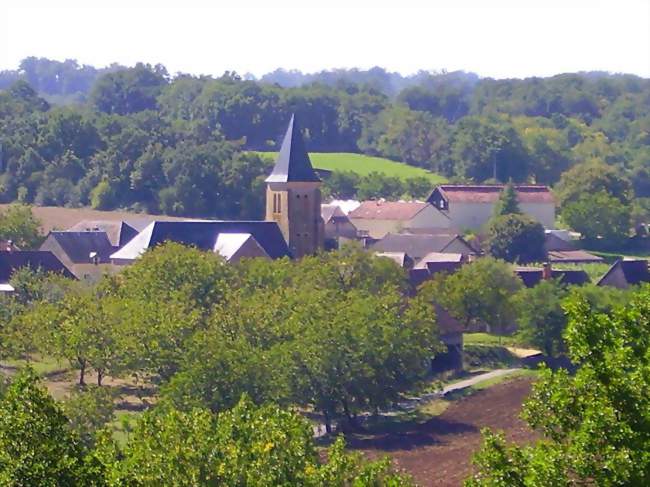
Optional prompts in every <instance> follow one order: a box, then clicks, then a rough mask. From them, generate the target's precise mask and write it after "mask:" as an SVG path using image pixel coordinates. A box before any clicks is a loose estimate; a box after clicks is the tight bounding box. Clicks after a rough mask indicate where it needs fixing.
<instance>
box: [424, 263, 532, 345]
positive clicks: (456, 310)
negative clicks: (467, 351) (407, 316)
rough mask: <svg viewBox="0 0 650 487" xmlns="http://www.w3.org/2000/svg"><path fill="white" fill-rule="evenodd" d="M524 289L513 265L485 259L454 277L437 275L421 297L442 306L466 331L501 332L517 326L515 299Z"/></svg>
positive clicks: (471, 264) (470, 265)
mask: <svg viewBox="0 0 650 487" xmlns="http://www.w3.org/2000/svg"><path fill="white" fill-rule="evenodd" d="M521 288H522V283H521V281H520V280H519V279H518V278H517V276H516V275H515V273H514V270H513V268H512V266H511V265H509V264H507V263H505V262H503V261H500V260H497V259H494V258H492V257H484V258H481V259H478V260H477V261H475V262H472V263H470V264H467V265H465V266H463V267H462V268H461V269H460V270H459V271H457V272H455V273H454V274H445V273H441V274H438V275H437V276H436V277H434V279H432V280H430V281H427V282H425V283H424V284H423V285H422V286H421V287H420V289H419V291H418V294H422V295H423V296H424V297H426V298H428V299H429V300H430V301H431V302H437V303H439V304H440V305H442V306H443V307H444V308H445V309H447V310H448V311H449V312H450V313H451V314H452V315H453V316H454V317H455V318H456V319H458V320H460V321H461V322H462V323H463V324H464V326H465V328H466V329H468V328H470V327H487V330H488V331H489V332H500V331H503V330H504V329H507V328H509V327H511V326H512V325H513V323H514V320H515V317H516V308H515V305H514V300H513V297H514V295H515V293H516V292H517V291H519V290H520V289H521Z"/></svg>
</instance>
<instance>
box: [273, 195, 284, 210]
mask: <svg viewBox="0 0 650 487" xmlns="http://www.w3.org/2000/svg"><path fill="white" fill-rule="evenodd" d="M281 212H282V195H281V194H280V193H273V213H281Z"/></svg>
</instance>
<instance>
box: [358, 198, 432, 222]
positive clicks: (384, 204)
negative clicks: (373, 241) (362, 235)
mask: <svg viewBox="0 0 650 487" xmlns="http://www.w3.org/2000/svg"><path fill="white" fill-rule="evenodd" d="M427 206H429V203H425V202H423V201H380V200H378V201H374V200H373V201H363V202H361V205H360V206H359V207H358V208H357V209H355V210H353V211H351V212H350V213H349V214H348V217H350V218H365V219H368V220H410V219H411V218H413V217H414V216H415V215H417V214H418V213H419V212H420V211H422V210H423V209H424V208H426V207H427Z"/></svg>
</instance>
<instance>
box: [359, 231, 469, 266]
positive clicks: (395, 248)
mask: <svg viewBox="0 0 650 487" xmlns="http://www.w3.org/2000/svg"><path fill="white" fill-rule="evenodd" d="M456 239H460V240H461V241H463V242H464V240H463V239H462V238H461V237H459V236H458V235H416V234H410V233H389V234H387V235H386V236H385V237H384V238H382V239H381V240H378V241H377V242H376V243H375V244H374V245H373V246H372V250H374V251H375V252H406V253H407V254H408V255H410V256H411V257H413V259H415V260H420V259H422V258H423V257H424V256H425V255H427V254H430V253H431V252H444V251H445V249H446V248H447V247H448V246H449V244H451V243H452V242H453V241H454V240H456ZM468 248H471V247H469V246H468Z"/></svg>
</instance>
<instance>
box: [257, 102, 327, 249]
mask: <svg viewBox="0 0 650 487" xmlns="http://www.w3.org/2000/svg"><path fill="white" fill-rule="evenodd" d="M320 185H321V180H320V178H319V177H318V175H317V174H316V172H315V171H314V168H313V167H312V165H311V161H310V160H309V155H308V154H307V150H306V149H305V142H304V141H303V139H302V135H301V133H300V128H299V126H298V123H297V121H296V117H295V115H293V116H292V117H291V121H290V122H289V127H288V128H287V133H286V134H285V135H284V139H283V141H282V147H281V148H280V153H279V154H278V158H277V159H276V161H275V167H274V168H273V171H272V172H271V174H270V175H269V177H268V178H266V220H267V221H274V222H276V223H277V224H278V226H279V227H280V230H281V231H282V234H283V235H284V239H285V240H286V241H287V244H288V245H289V250H290V251H291V253H292V255H293V256H294V257H295V258H300V257H302V256H304V255H311V254H315V253H316V252H317V251H319V250H320V249H322V248H323V241H324V224H323V218H322V217H321V210H320V206H321V194H320Z"/></svg>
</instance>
